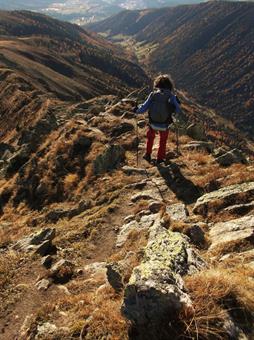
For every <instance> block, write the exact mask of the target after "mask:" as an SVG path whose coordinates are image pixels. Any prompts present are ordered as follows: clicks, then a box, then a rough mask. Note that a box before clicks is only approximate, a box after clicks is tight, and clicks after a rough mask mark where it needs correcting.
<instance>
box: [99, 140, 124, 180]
mask: <svg viewBox="0 0 254 340" xmlns="http://www.w3.org/2000/svg"><path fill="white" fill-rule="evenodd" d="M124 159H125V151H124V149H123V148H122V147H121V146H120V145H110V146H109V147H107V148H106V150H105V151H104V152H103V153H102V154H101V155H99V156H98V157H97V158H96V159H95V160H94V162H93V170H94V174H95V175H97V174H101V173H104V172H107V171H109V170H113V169H115V168H117V166H118V165H119V164H120V163H121V162H122V161H123V160H124Z"/></svg>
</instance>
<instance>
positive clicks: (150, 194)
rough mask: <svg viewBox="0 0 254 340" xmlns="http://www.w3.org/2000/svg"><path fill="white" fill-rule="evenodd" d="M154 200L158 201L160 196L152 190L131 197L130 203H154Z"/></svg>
mask: <svg viewBox="0 0 254 340" xmlns="http://www.w3.org/2000/svg"><path fill="white" fill-rule="evenodd" d="M154 199H158V200H160V199H161V196H160V194H159V193H158V192H157V191H154V190H145V191H142V192H140V193H138V194H135V195H133V196H132V197H131V201H132V202H133V203H135V202H138V201H140V200H148V201H149V200H153V201H154Z"/></svg>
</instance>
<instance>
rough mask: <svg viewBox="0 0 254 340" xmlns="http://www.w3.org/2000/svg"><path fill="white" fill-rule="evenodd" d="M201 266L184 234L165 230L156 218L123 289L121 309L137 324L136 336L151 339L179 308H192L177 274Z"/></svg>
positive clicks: (185, 272) (180, 274)
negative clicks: (140, 259) (137, 263)
mask: <svg viewBox="0 0 254 340" xmlns="http://www.w3.org/2000/svg"><path fill="white" fill-rule="evenodd" d="M203 265H204V262H203V261H202V260H201V259H200V258H199V257H198V256H197V255H196V254H195V253H194V252H193V250H192V249H191V248H190V246H189V243H188V241H187V238H186V237H184V236H182V235H181V234H179V233H174V232H171V231H168V230H166V229H165V228H163V226H162V221H161V220H160V219H157V220H156V222H155V223H154V225H153V226H152V227H151V228H150V237H149V241H148V244H147V246H146V248H145V249H144V257H143V260H142V262H141V264H140V265H139V266H138V267H135V268H134V270H133V272H132V275H131V278H130V281H129V283H128V284H127V286H126V288H125V292H124V303H123V306H122V312H123V314H124V315H125V316H126V317H127V318H128V319H129V320H131V321H132V322H133V323H134V325H135V326H136V327H137V329H138V332H139V337H138V338H140V339H141V338H142V336H143V338H142V339H144V338H149V337H150V339H155V338H156V334H157V336H158V334H160V331H159V330H160V328H161V327H168V325H169V323H170V322H171V321H173V320H174V319H175V318H176V317H177V315H178V314H179V312H180V311H181V310H183V309H184V308H186V309H190V310H191V309H192V304H191V300H190V297H189V296H188V294H187V293H186V291H185V289H184V284H183V280H182V278H181V276H182V275H185V274H187V273H193V272H195V271H198V270H199V269H200V268H202V266H203ZM159 338H160V337H159V336H158V337H157V339H159Z"/></svg>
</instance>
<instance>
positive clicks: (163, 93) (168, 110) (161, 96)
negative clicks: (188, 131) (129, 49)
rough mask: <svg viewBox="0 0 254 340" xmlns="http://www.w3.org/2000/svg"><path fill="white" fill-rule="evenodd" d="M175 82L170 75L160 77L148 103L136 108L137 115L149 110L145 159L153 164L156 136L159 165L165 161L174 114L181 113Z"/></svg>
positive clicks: (157, 78)
mask: <svg viewBox="0 0 254 340" xmlns="http://www.w3.org/2000/svg"><path fill="white" fill-rule="evenodd" d="M172 91H173V82H172V80H171V79H170V77H169V76H168V75H159V76H158V77H156V78H155V80H154V90H153V92H151V93H150V94H149V96H148V98H147V99H146V101H145V102H144V103H143V104H141V105H139V106H138V107H135V108H134V112H135V113H144V112H145V111H147V110H148V117H149V127H148V131H147V134H146V137H147V143H146V153H145V155H144V156H143V158H144V159H145V160H146V161H148V162H151V154H152V149H153V142H154V138H155V134H156V132H157V131H158V132H159V134H160V146H159V149H158V153H157V161H156V163H157V164H160V163H162V162H164V161H165V158H166V144H167V139H168V134H169V125H170V124H171V123H173V119H172V113H174V112H176V113H181V108H180V101H179V99H178V98H177V96H176V95H174V94H173V92H172Z"/></svg>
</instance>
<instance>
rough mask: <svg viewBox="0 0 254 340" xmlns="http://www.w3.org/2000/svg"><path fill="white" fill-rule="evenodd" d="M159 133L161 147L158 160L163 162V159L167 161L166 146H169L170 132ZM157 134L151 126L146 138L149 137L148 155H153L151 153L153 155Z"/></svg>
mask: <svg viewBox="0 0 254 340" xmlns="http://www.w3.org/2000/svg"><path fill="white" fill-rule="evenodd" d="M158 132H159V134H160V146H159V149H158V153H157V159H158V160H162V159H165V157H166V145H167V139H168V134H169V130H166V131H158ZM155 134H156V131H155V130H153V129H152V128H151V127H150V126H149V128H148V131H147V134H146V137H147V142H146V153H147V154H148V155H151V153H152V149H153V142H154V138H155Z"/></svg>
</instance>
